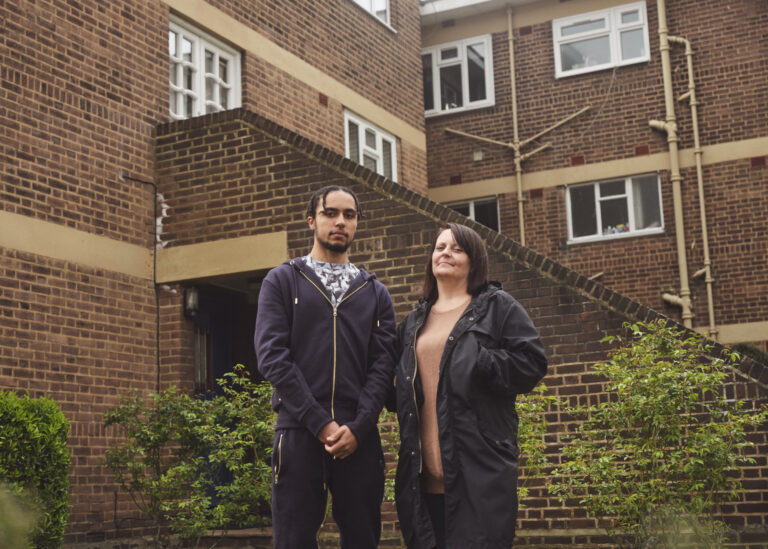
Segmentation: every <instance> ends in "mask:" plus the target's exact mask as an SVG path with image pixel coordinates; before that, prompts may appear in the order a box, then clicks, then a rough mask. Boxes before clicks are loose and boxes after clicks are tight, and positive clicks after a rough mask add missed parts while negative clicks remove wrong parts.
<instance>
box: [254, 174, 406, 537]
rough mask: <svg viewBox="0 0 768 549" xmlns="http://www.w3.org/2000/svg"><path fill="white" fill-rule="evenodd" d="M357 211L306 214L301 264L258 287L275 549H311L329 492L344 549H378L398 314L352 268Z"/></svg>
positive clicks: (338, 196) (315, 200)
mask: <svg viewBox="0 0 768 549" xmlns="http://www.w3.org/2000/svg"><path fill="white" fill-rule="evenodd" d="M360 213H361V212H360V205H359V202H358V200H357V197H356V196H355V194H354V193H353V192H352V191H351V190H350V189H347V188H346V187H339V186H330V187H325V188H323V189H320V190H319V191H317V192H316V193H315V194H314V195H313V196H312V199H311V200H310V202H309V206H308V208H307V223H308V224H309V227H310V229H312V231H313V232H314V245H313V247H312V251H311V252H310V254H309V255H308V256H305V257H302V258H297V259H291V260H288V261H286V262H285V263H283V264H282V265H280V266H279V267H276V268H275V269H272V271H270V272H269V274H268V275H267V277H266V278H265V279H264V282H263V283H262V286H261V291H260V294H259V308H258V314H257V316H256V332H255V335H254V345H255V348H256V355H257V357H258V364H259V371H260V372H261V373H262V375H264V377H265V378H266V379H268V380H269V381H270V382H271V383H272V385H273V387H274V388H275V394H274V396H273V399H272V405H273V407H274V408H275V410H276V411H277V426H276V430H275V443H274V452H273V454H272V464H273V468H272V525H273V532H274V546H275V548H276V549H307V548H313V547H314V548H316V547H317V532H318V530H319V529H320V526H321V525H322V522H323V518H324V516H325V508H326V501H327V495H328V490H330V492H331V497H332V502H333V517H334V519H335V520H336V523H337V524H338V526H339V530H340V533H341V546H342V548H344V549H368V548H370V549H374V548H375V547H376V546H377V545H378V542H379V537H380V533H381V500H382V496H383V490H384V458H383V454H382V450H381V441H380V439H379V432H378V429H377V421H378V417H379V413H380V412H381V409H382V406H383V404H384V400H385V398H386V396H387V394H388V392H389V391H390V389H391V387H392V378H393V372H394V364H395V358H396V357H395V356H394V348H395V315H394V309H393V307H392V299H391V298H390V296H389V293H388V292H387V290H386V288H385V287H384V285H383V284H381V283H380V282H379V281H378V280H376V278H375V277H374V276H373V275H371V274H369V273H367V272H365V271H364V270H363V269H360V268H358V267H355V266H354V265H353V264H352V263H350V262H349V258H348V256H347V250H348V248H349V246H350V244H351V243H352V239H353V238H354V236H355V230H356V229H357V223H358V220H359V218H360Z"/></svg>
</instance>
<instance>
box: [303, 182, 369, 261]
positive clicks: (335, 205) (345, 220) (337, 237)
mask: <svg viewBox="0 0 768 549" xmlns="http://www.w3.org/2000/svg"><path fill="white" fill-rule="evenodd" d="M307 223H309V227H310V228H311V229H312V231H314V233H315V241H316V242H318V243H319V244H320V245H321V246H323V247H324V248H326V249H328V250H330V251H332V252H336V253H344V252H346V251H347V249H348V248H349V246H350V244H352V239H353V238H354V237H355V231H356V230H357V209H356V207H355V199H354V198H352V195H350V194H349V193H345V192H344V191H331V192H329V193H328V194H327V195H326V196H325V205H323V203H322V201H320V202H319V203H318V205H317V210H316V211H315V217H314V218H312V217H309V218H307Z"/></svg>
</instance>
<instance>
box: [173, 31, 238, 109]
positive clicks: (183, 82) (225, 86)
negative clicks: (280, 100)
mask: <svg viewBox="0 0 768 549" xmlns="http://www.w3.org/2000/svg"><path fill="white" fill-rule="evenodd" d="M168 54H169V56H170V75H169V76H170V82H169V83H170V105H169V106H170V114H171V118H172V119H173V120H180V119H183V118H189V117H192V116H200V115H201V114H206V113H210V112H216V111H223V110H226V109H232V108H235V107H239V106H240V54H239V53H238V52H236V51H235V50H234V49H232V48H230V47H229V46H227V45H226V44H224V43H223V42H220V41H218V40H216V39H215V38H213V37H212V36H208V35H206V34H205V33H203V32H202V31H200V30H197V29H194V28H193V27H191V26H189V25H188V24H186V23H184V22H182V21H180V20H178V19H175V18H173V19H171V22H170V30H169V32H168Z"/></svg>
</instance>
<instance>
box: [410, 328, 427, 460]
mask: <svg viewBox="0 0 768 549" xmlns="http://www.w3.org/2000/svg"><path fill="white" fill-rule="evenodd" d="M422 326H423V324H419V325H418V326H416V330H414V332H413V346H412V348H413V377H412V378H411V394H412V395H413V407H414V408H415V409H416V424H417V425H418V426H419V427H420V426H421V419H420V418H419V403H418V402H417V400H416V375H418V373H419V361H418V359H417V358H416V340H417V339H418V338H419V330H421V327H422ZM416 438H417V440H418V442H419V474H421V470H422V467H423V465H424V460H423V459H422V458H421V437H420V436H419V437H416Z"/></svg>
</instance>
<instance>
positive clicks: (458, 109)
mask: <svg viewBox="0 0 768 549" xmlns="http://www.w3.org/2000/svg"><path fill="white" fill-rule="evenodd" d="M495 104H496V103H495V102H494V101H488V102H487V103H483V104H482V105H470V106H468V107H456V108H455V109H448V110H445V111H426V112H425V113H424V117H425V118H433V117H436V116H443V115H446V114H458V113H462V112H467V111H476V110H478V109H486V108H488V107H493V106H494V105H495Z"/></svg>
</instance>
